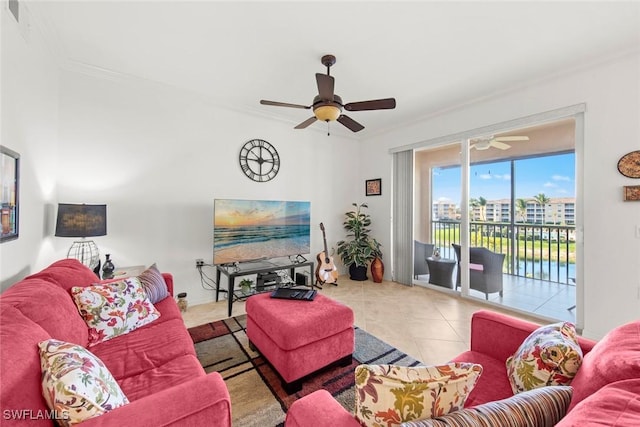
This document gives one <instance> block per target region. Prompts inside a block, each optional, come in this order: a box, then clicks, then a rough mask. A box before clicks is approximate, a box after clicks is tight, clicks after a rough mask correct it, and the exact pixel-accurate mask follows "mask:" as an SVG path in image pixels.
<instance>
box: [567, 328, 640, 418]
mask: <svg viewBox="0 0 640 427" xmlns="http://www.w3.org/2000/svg"><path fill="white" fill-rule="evenodd" d="M639 377H640V321H638V320H636V321H634V322H630V323H627V324H625V325H622V326H619V327H617V328H615V329H613V330H611V331H610V332H609V333H608V334H606V335H605V336H604V337H603V338H602V339H601V340H600V341H598V343H596V345H595V346H594V347H593V349H592V350H591V351H590V352H589V353H588V354H587V355H586V356H585V357H584V361H583V363H582V366H581V367H580V370H579V371H578V374H577V375H576V377H575V379H574V380H573V383H572V384H571V385H572V386H573V388H574V393H573V399H572V401H571V408H569V410H572V409H573V407H574V406H576V405H577V404H578V403H579V402H580V401H582V400H584V399H586V398H587V397H588V396H591V395H592V394H594V393H595V392H596V391H597V390H599V389H601V388H602V387H604V386H605V385H607V384H610V383H613V382H616V381H621V380H626V379H631V378H639Z"/></svg>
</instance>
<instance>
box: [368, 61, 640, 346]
mask: <svg viewBox="0 0 640 427" xmlns="http://www.w3.org/2000/svg"><path fill="white" fill-rule="evenodd" d="M443 84H446V82H443ZM583 102H584V103H586V105H587V112H586V113H585V128H584V129H585V147H584V170H583V171H580V170H578V171H577V174H581V173H582V174H583V185H584V193H585V197H584V207H585V209H584V267H585V270H584V282H583V283H584V305H583V306H584V319H585V324H584V334H585V336H589V337H593V338H600V337H602V336H603V335H604V334H605V333H606V332H607V331H608V330H610V329H611V328H613V327H615V326H616V325H619V324H622V323H625V322H628V321H631V320H634V319H638V318H640V237H638V236H637V235H636V231H635V230H636V227H637V226H640V203H633V202H623V201H622V186H623V185H634V184H635V185H637V184H639V183H638V182H637V180H632V179H629V178H625V177H623V176H622V175H620V174H619V173H618V171H617V168H616V164H617V162H618V159H619V158H620V157H621V156H622V155H623V154H625V153H627V152H629V151H632V150H638V149H640V120H639V119H638V118H639V117H640V54H638V53H635V54H630V55H627V56H625V57H623V58H620V59H618V60H616V61H612V62H610V63H607V64H601V65H599V66H596V67H591V68H589V69H586V70H579V71H574V72H571V73H568V74H566V75H564V76H561V77H555V78H551V79H549V80H547V81H544V82H540V83H538V84H535V85H531V86H529V87H526V88H522V89H519V90H515V91H512V92H509V93H506V94H503V95H501V96H496V97H494V98H492V99H487V100H483V101H479V102H475V103H471V104H468V105H466V106H462V107H460V108H458V109H456V110H453V111H450V112H447V113H443V114H441V115H436V116H433V117H429V118H427V119H425V120H423V121H421V122H419V123H416V124H415V125H413V126H407V127H404V128H402V129H398V130H396V131H394V132H391V133H388V134H385V135H381V136H377V137H375V138H371V139H370V140H368V141H365V142H363V144H362V146H361V156H362V173H363V175H362V178H363V179H364V178H366V177H368V176H369V175H371V174H373V173H377V174H378V175H380V176H382V179H383V182H384V181H389V179H390V173H391V170H390V168H389V167H388V164H389V161H388V159H389V158H390V155H389V154H388V150H389V148H392V147H400V146H403V145H407V144H413V143H416V142H419V141H425V140H428V139H432V138H435V137H439V136H444V135H449V134H453V133H456V132H460V131H465V130H471V129H474V128H477V127H481V126H486V125H491V124H494V123H499V122H503V121H507V120H511V119H516V118H520V117H525V116H528V115H532V114H536V113H541V112H545V111H549V110H553V109H557V108H561V107H566V106H569V105H574V104H578V103H583ZM398 108H402V103H401V100H398ZM374 165H375V166H374ZM378 165H379V166H378ZM374 171H376V172H374ZM379 202H380V203H375V204H372V208H373V210H372V212H371V213H372V215H373V216H375V217H379V218H386V217H388V214H389V206H390V203H391V199H390V196H389V194H388V192H387V194H386V195H384V196H383V198H382V199H381V200H380V201H379ZM389 229H390V222H389V220H388V219H385V223H384V224H379V226H378V227H377V228H376V232H377V233H385V234H386V236H389ZM383 240H384V241H385V242H386V241H388V237H387V238H386V239H383Z"/></svg>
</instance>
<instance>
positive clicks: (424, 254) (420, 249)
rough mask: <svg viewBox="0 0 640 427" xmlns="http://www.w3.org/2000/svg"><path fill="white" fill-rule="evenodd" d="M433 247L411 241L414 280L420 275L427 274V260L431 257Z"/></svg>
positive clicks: (428, 244)
mask: <svg viewBox="0 0 640 427" xmlns="http://www.w3.org/2000/svg"><path fill="white" fill-rule="evenodd" d="M433 247H434V246H433V245H432V244H431V243H422V242H418V241H417V240H414V241H413V277H415V278H416V279H417V278H418V276H420V275H421V274H429V267H428V266H427V258H428V257H430V256H431V255H433Z"/></svg>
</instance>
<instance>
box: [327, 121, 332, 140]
mask: <svg viewBox="0 0 640 427" xmlns="http://www.w3.org/2000/svg"><path fill="white" fill-rule="evenodd" d="M329 126H331V122H330V121H329V120H327V136H331V133H329Z"/></svg>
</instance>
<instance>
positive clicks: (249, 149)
mask: <svg viewBox="0 0 640 427" xmlns="http://www.w3.org/2000/svg"><path fill="white" fill-rule="evenodd" d="M239 160H240V167H241V168H242V171H243V172H244V174H245V175H247V176H248V177H249V178H250V179H252V180H254V181H256V182H267V181H270V180H272V179H273V178H274V177H275V176H276V175H277V174H278V171H279V170H280V156H279V155H278V152H277V151H276V148H275V147H274V146H273V145H271V144H269V143H268V142H267V141H264V140H262V139H252V140H251V141H247V142H246V143H245V144H244V145H243V146H242V149H241V150H240V156H239Z"/></svg>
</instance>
